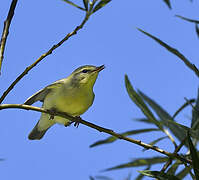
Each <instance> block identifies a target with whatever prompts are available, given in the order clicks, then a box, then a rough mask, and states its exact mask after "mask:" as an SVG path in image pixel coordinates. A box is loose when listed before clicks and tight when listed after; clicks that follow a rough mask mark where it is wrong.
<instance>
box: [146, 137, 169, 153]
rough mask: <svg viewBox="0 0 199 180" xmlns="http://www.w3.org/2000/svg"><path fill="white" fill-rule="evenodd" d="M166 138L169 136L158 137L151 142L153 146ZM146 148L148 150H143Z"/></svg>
mask: <svg viewBox="0 0 199 180" xmlns="http://www.w3.org/2000/svg"><path fill="white" fill-rule="evenodd" d="M165 138H168V137H167V136H164V137H160V138H158V139H156V140H154V141H152V142H150V143H149V144H150V145H151V146H154V145H155V144H157V143H158V142H160V141H161V140H163V139H165ZM145 150H146V149H143V151H145Z"/></svg>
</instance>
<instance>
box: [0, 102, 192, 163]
mask: <svg viewBox="0 0 199 180" xmlns="http://www.w3.org/2000/svg"><path fill="white" fill-rule="evenodd" d="M13 108H15V109H25V110H32V111H37V112H42V113H47V114H50V115H53V116H60V117H63V118H66V119H69V120H70V121H72V122H78V123H81V124H84V125H86V126H88V127H90V128H93V129H96V130H98V131H99V132H104V133H107V134H110V135H112V136H114V137H117V138H118V139H123V140H125V141H128V142H131V143H133V144H137V145H139V146H142V147H144V148H146V149H152V150H154V151H156V152H159V153H161V154H164V155H166V156H168V157H170V158H172V159H179V160H180V161H181V162H183V163H188V164H192V161H191V160H189V159H187V158H184V157H182V156H180V155H179V154H178V153H170V152H167V151H165V150H162V149H160V148H158V147H156V146H152V145H150V144H146V143H144V142H142V141H140V140H136V139H132V138H129V137H125V136H123V135H121V134H118V133H116V132H114V131H113V130H111V129H107V128H103V127H101V126H98V125H95V124H93V123H90V122H88V121H85V120H83V119H81V118H77V117H73V116H70V115H68V114H66V113H63V112H53V113H52V112H51V111H49V110H45V109H43V108H39V107H35V106H29V105H24V104H2V105H0V110H2V109H13Z"/></svg>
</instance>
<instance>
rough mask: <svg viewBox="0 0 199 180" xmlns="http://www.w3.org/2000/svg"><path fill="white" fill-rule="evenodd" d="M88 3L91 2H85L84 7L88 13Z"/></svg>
mask: <svg viewBox="0 0 199 180" xmlns="http://www.w3.org/2000/svg"><path fill="white" fill-rule="evenodd" d="M88 1H89V0H83V3H84V7H85V9H86V11H88Z"/></svg>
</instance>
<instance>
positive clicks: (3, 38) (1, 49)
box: [0, 0, 18, 75]
mask: <svg viewBox="0 0 199 180" xmlns="http://www.w3.org/2000/svg"><path fill="white" fill-rule="evenodd" d="M17 1H18V0H13V1H12V3H11V5H10V9H9V12H8V15H7V18H6V20H5V21H4V27H3V33H2V36H1V42H0V75H1V66H2V62H3V57H4V50H5V45H6V40H7V37H8V34H9V27H10V24H11V21H12V18H13V16H14V12H15V7H16V5H17Z"/></svg>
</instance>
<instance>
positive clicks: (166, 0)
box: [163, 0, 171, 9]
mask: <svg viewBox="0 0 199 180" xmlns="http://www.w3.org/2000/svg"><path fill="white" fill-rule="evenodd" d="M163 1H164V2H165V3H166V5H167V6H168V7H169V9H171V2H170V0H163Z"/></svg>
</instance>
